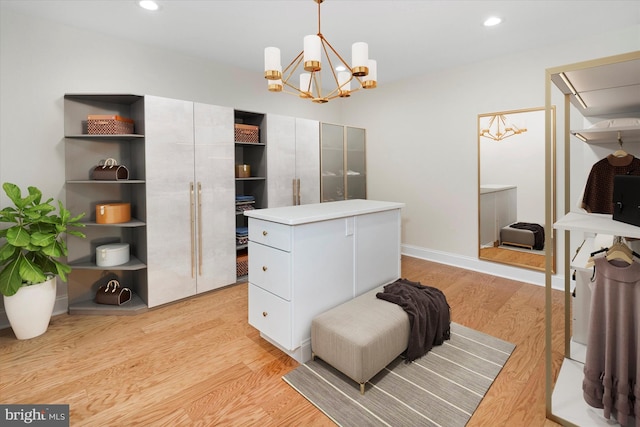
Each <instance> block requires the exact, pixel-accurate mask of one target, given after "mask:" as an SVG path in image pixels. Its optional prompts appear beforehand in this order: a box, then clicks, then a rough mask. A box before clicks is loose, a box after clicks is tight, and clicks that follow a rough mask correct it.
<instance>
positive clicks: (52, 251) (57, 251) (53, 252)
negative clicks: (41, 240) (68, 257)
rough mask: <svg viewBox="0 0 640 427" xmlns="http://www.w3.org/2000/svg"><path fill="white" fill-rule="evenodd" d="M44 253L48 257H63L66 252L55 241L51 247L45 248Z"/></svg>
mask: <svg viewBox="0 0 640 427" xmlns="http://www.w3.org/2000/svg"><path fill="white" fill-rule="evenodd" d="M42 252H43V253H44V254H45V255H47V256H51V257H61V256H62V255H63V252H64V251H63V250H62V249H61V248H60V246H59V245H58V242H56V241H54V242H53V243H51V244H50V245H47V246H44V247H43V248H42Z"/></svg>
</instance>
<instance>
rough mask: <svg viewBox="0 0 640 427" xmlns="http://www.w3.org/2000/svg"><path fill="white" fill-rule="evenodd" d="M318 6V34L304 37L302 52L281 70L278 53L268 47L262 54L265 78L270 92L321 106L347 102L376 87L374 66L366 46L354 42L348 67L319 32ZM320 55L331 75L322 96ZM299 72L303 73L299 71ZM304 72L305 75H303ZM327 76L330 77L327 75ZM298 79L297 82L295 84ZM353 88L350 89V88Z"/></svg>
mask: <svg viewBox="0 0 640 427" xmlns="http://www.w3.org/2000/svg"><path fill="white" fill-rule="evenodd" d="M313 1H315V2H316V3H318V34H317V35H308V36H305V37H304V49H303V50H302V52H300V53H299V54H298V56H296V57H295V58H294V59H293V61H291V63H290V64H289V65H287V67H286V68H285V69H284V70H283V69H282V65H281V63H280V49H278V48H277V47H267V48H265V50H264V77H265V79H267V83H268V89H269V91H271V92H283V88H284V87H287V88H288V89H291V90H284V92H285V93H290V94H293V95H298V96H299V97H300V98H305V99H310V100H311V101H313V102H316V103H319V104H324V103H326V102H329V101H330V100H331V99H334V98H336V97H341V98H347V97H349V96H351V93H353V92H355V91H357V90H359V89H360V88H363V89H373V88H375V87H376V86H377V63H376V61H375V60H373V59H369V46H368V45H367V43H364V42H356V43H354V44H353V45H352V47H351V66H349V64H347V63H346V62H345V60H344V59H342V56H340V54H339V53H338V52H337V51H336V50H335V49H334V48H333V46H331V44H330V43H329V42H328V41H327V39H325V38H324V36H323V35H322V32H321V31H320V3H322V2H323V1H324V0H313ZM322 52H324V57H325V58H326V61H327V64H326V65H327V68H328V69H329V70H330V71H331V74H330V75H331V78H332V82H330V83H329V87H330V88H333V89H327V90H326V93H323V85H322V75H321V70H322V66H323V64H322ZM301 68H302V69H301ZM303 71H306V72H303ZM326 74H329V73H326ZM296 79H298V81H296ZM352 87H353V88H352Z"/></svg>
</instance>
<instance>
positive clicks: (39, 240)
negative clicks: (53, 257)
mask: <svg viewBox="0 0 640 427" xmlns="http://www.w3.org/2000/svg"><path fill="white" fill-rule="evenodd" d="M55 241H56V236H54V235H52V234H48V233H41V232H39V231H36V232H35V233H33V234H32V235H31V243H32V244H34V245H35V246H42V247H47V246H50V245H51V244H53V242H55ZM47 255H50V254H47Z"/></svg>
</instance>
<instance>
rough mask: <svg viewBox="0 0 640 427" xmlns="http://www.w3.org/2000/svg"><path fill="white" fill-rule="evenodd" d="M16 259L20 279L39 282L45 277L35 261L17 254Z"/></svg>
mask: <svg viewBox="0 0 640 427" xmlns="http://www.w3.org/2000/svg"><path fill="white" fill-rule="evenodd" d="M17 261H18V269H19V270H18V271H19V272H20V276H21V277H22V280H25V281H29V282H33V283H41V282H44V281H45V280H46V279H47V278H46V276H45V275H44V272H43V271H42V269H41V268H40V267H39V266H38V265H36V264H35V263H33V262H31V261H30V260H29V259H28V258H26V257H24V256H19V257H18V259H17Z"/></svg>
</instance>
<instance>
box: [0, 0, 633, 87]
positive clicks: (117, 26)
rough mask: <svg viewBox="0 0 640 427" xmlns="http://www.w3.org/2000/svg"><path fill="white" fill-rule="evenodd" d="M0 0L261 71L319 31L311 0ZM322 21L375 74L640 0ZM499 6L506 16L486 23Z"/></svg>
mask: <svg viewBox="0 0 640 427" xmlns="http://www.w3.org/2000/svg"><path fill="white" fill-rule="evenodd" d="M137 3H138V2H137V1H135V0H110V1H104V0H103V1H97V0H83V1H79V0H46V1H44V0H0V7H1V8H0V12H2V10H4V9H5V8H6V9H13V10H16V11H19V12H22V13H25V14H33V15H38V16H41V17H44V18H46V19H50V20H53V21H57V22H61V23H65V24H68V25H70V26H74V27H79V28H87V29H91V30H92V31H95V32H99V33H105V34H112V35H115V36H117V37H120V38H122V39H125V40H136V41H138V42H141V43H144V44H148V45H156V46H162V47H164V48H169V49H173V50H177V51H181V52H184V53H187V54H191V55H196V56H200V57H205V58H209V59H212V60H215V61H218V62H222V63H227V64H230V65H234V66H237V67H241V68H245V69H249V70H255V71H256V72H260V73H262V71H263V58H264V56H263V50H264V48H265V47H267V46H277V47H280V48H281V50H282V62H283V66H284V65H286V64H287V63H288V62H289V61H290V60H292V59H293V57H294V56H295V55H297V54H298V53H299V52H300V51H301V50H302V38H303V37H304V35H306V34H315V33H317V27H318V21H317V4H316V3H315V1H312V0H209V1H205V0H199V1H188V0H173V1H169V0H158V3H159V4H160V7H161V9H160V11H158V12H148V11H145V10H143V9H141V8H139V7H138V5H137ZM321 12H322V14H321V30H322V33H323V34H324V36H325V37H326V39H327V40H328V41H329V42H330V43H331V44H332V45H333V46H334V47H335V48H336V49H337V50H338V51H339V52H340V53H341V54H342V55H343V56H344V57H345V60H347V61H349V60H350V57H351V54H350V46H351V43H352V42H356V41H366V42H368V43H369V56H370V57H371V58H372V59H376V60H377V61H378V84H384V83H385V82H390V81H393V80H398V79H403V78H407V77H410V76H414V75H420V74H425V73H429V72H432V71H435V70H438V69H445V68H449V67H455V66H460V65H464V64H466V63H472V62H477V61H481V60H487V59H491V58H493V57H499V56H502V55H505V54H512V53H516V52H519V51H526V50H530V49H534V48H540V47H544V46H547V45H551V44H553V43H558V42H563V41H567V40H574V39H579V38H580V37H581V36H582V35H583V34H585V33H586V32H589V33H590V34H597V33H598V32H606V31H611V30H615V29H617V28H624V27H628V26H631V25H635V24H639V23H640V0H633V1H629V0H627V1H617V0H604V1H597V0H589V1H578V0H569V1H562V0H547V1H545V0H534V1H524V0H515V1H504V0H503V1H480V0H470V1H457V0H442V1H435V0H409V1H406V0H369V1H365V0H326V1H324V3H322V6H321ZM490 15H499V16H501V17H502V18H503V19H504V22H503V23H502V24H501V25H499V26H497V27H493V28H485V27H483V25H482V22H483V21H484V20H485V19H486V18H487V17H488V16H490Z"/></svg>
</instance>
